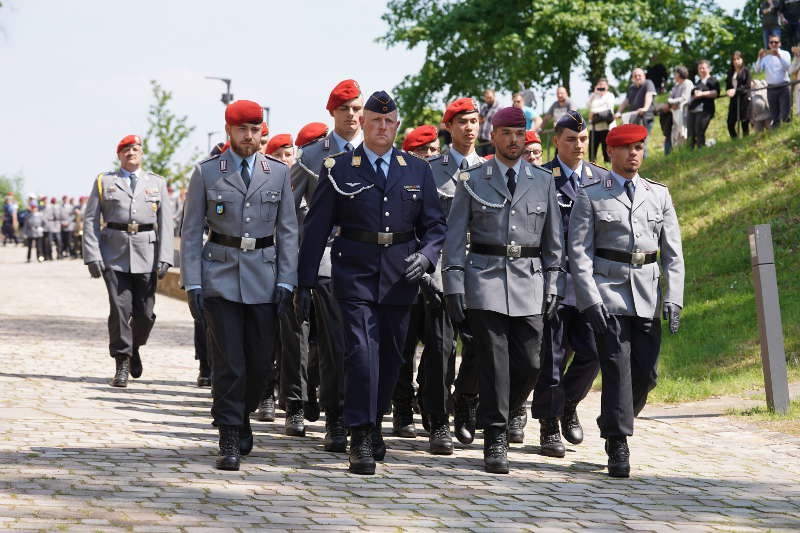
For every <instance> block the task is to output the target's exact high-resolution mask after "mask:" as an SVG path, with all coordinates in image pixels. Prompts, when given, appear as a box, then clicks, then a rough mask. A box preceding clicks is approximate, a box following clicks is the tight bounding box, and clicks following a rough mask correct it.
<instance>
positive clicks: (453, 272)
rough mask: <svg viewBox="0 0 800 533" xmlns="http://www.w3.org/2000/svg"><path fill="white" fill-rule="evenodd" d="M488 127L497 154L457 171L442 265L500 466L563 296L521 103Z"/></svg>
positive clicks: (492, 468)
mask: <svg viewBox="0 0 800 533" xmlns="http://www.w3.org/2000/svg"><path fill="white" fill-rule="evenodd" d="M492 126H493V130H492V140H493V142H494V146H495V149H496V155H495V158H494V159H493V160H492V161H490V162H488V163H486V164H484V165H482V166H481V167H479V168H478V169H476V170H474V171H471V172H469V171H464V172H461V173H459V176H458V179H459V184H458V187H457V189H456V193H455V197H454V198H453V205H452V207H451V208H450V216H449V217H448V220H447V226H448V229H447V239H446V241H445V248H444V250H445V252H444V268H443V269H442V270H443V273H444V292H445V295H446V296H445V298H446V302H447V309H448V312H449V313H450V316H451V318H452V319H453V320H455V321H456V322H462V321H463V320H464V318H465V315H464V311H465V310H466V309H468V310H469V317H468V318H469V322H470V326H471V327H472V333H473V335H474V342H475V345H476V346H475V348H476V352H477V354H478V365H479V370H480V406H479V408H478V422H479V423H480V424H481V426H482V427H483V428H484V448H483V450H484V463H485V468H486V471H487V472H492V473H503V474H505V473H508V457H507V452H508V442H507V435H506V432H507V430H508V422H509V413H510V412H513V410H514V409H516V408H518V406H519V405H522V404H523V403H524V402H525V400H526V399H527V397H528V395H529V394H530V392H531V391H532V390H533V385H534V383H535V382H536V377H537V374H538V371H539V350H540V346H541V342H542V329H543V327H544V324H543V315H548V316H552V314H554V313H555V311H556V309H557V306H558V300H559V299H560V296H561V295H562V294H563V290H564V289H563V284H564V279H563V270H564V244H563V235H562V226H561V213H560V211H559V209H558V203H557V202H556V189H555V183H554V182H553V177H552V175H551V174H550V173H549V172H546V171H544V170H542V169H541V168H538V167H534V166H533V165H531V164H530V163H528V162H527V161H524V160H523V159H522V157H521V156H522V150H523V147H524V146H525V116H524V114H523V113H522V110H521V109H518V108H514V107H509V108H504V109H501V110H500V111H498V112H497V113H496V114H495V115H494V117H493V118H492ZM467 232H469V233H470V248H469V254H467V250H466V244H467V242H466V241H467Z"/></svg>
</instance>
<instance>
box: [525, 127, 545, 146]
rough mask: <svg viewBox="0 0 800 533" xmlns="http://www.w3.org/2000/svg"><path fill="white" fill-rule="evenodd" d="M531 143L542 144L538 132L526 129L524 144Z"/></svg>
mask: <svg viewBox="0 0 800 533" xmlns="http://www.w3.org/2000/svg"><path fill="white" fill-rule="evenodd" d="M531 143H539V144H542V140H541V139H540V138H539V134H538V133H536V132H535V131H534V130H528V131H526V132H525V144H531Z"/></svg>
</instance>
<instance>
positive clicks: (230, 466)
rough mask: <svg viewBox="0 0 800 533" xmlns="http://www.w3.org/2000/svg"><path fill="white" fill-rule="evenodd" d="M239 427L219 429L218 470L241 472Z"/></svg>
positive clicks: (221, 427) (222, 427)
mask: <svg viewBox="0 0 800 533" xmlns="http://www.w3.org/2000/svg"><path fill="white" fill-rule="evenodd" d="M240 459H241V455H240V452H239V426H220V427H219V454H218V456H217V463H216V466H217V469H218V470H239V462H240Z"/></svg>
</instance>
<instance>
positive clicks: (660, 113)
mask: <svg viewBox="0 0 800 533" xmlns="http://www.w3.org/2000/svg"><path fill="white" fill-rule="evenodd" d="M654 113H655V116H657V117H658V124H659V126H661V134H662V135H663V136H664V155H669V154H670V153H671V152H672V126H673V120H672V111H671V110H670V108H669V104H656V106H655V111H654Z"/></svg>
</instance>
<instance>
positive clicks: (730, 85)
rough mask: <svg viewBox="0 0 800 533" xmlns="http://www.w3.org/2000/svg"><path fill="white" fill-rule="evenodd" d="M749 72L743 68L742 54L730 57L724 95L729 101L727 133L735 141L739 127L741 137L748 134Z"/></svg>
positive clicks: (734, 54)
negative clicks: (739, 127)
mask: <svg viewBox="0 0 800 533" xmlns="http://www.w3.org/2000/svg"><path fill="white" fill-rule="evenodd" d="M750 80H751V76H750V70H748V68H747V67H746V66H744V59H743V58H742V53H741V52H739V51H736V52H734V53H733V54H732V55H731V68H730V69H729V70H728V77H727V78H726V80H725V87H726V88H727V91H726V92H725V94H726V95H727V96H728V98H730V99H731V102H730V105H729V107H728V133H730V134H731V138H732V139H735V138H736V137H737V136H738V135H737V133H736V129H737V127H738V126H739V125H741V129H742V136H747V135H748V134H749V133H750Z"/></svg>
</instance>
